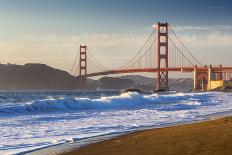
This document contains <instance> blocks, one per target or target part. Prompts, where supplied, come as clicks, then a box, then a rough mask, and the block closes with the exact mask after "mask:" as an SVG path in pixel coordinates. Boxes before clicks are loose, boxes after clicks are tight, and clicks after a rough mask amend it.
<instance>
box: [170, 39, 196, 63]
mask: <svg viewBox="0 0 232 155" xmlns="http://www.w3.org/2000/svg"><path fill="white" fill-rule="evenodd" d="M168 38H169V40H170V41H171V42H172V43H173V45H174V46H175V48H176V49H177V50H178V51H179V52H180V54H181V55H182V56H183V57H184V58H185V59H186V60H187V61H188V62H189V63H190V64H191V65H192V66H194V64H193V63H192V62H191V61H190V60H189V59H188V58H187V57H186V56H185V55H184V54H183V52H182V51H181V50H180V49H179V48H178V47H177V46H176V44H175V43H174V42H173V40H172V39H171V38H170V37H168ZM183 57H181V60H180V62H181V63H180V65H181V67H183V66H182V65H183V64H182V62H183Z"/></svg>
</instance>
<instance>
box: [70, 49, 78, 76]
mask: <svg viewBox="0 0 232 155" xmlns="http://www.w3.org/2000/svg"><path fill="white" fill-rule="evenodd" d="M79 53H80V52H79V49H78V52H77V54H76V57H75V59H74V62H73V65H72V67H71V69H70V71H69V74H71V75H72V72H73V70H74V67H75V66H76V65H75V64H76V62H77V59H78V57H79ZM78 66H79V64H78ZM78 66H77V67H78ZM75 70H77V69H75ZM76 72H77V71H75V72H74V74H73V76H75V73H76Z"/></svg>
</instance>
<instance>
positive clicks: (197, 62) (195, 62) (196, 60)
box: [169, 25, 203, 66]
mask: <svg viewBox="0 0 232 155" xmlns="http://www.w3.org/2000/svg"><path fill="white" fill-rule="evenodd" d="M169 28H170V30H171V32H172V33H173V34H174V36H175V38H176V39H177V40H178V41H179V43H180V44H181V45H182V46H183V48H184V49H185V50H186V51H187V52H188V54H189V55H190V56H191V57H192V58H193V60H194V62H193V63H194V65H199V66H203V64H202V62H201V61H200V60H199V59H197V58H196V57H195V56H194V55H193V54H192V53H191V52H190V51H189V49H188V48H187V47H186V46H185V45H184V43H183V42H182V41H181V40H180V38H179V37H178V36H177V35H176V33H175V32H174V31H173V29H172V27H171V26H170V25H169ZM182 54H183V53H182Z"/></svg>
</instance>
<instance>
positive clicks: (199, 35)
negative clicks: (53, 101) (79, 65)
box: [0, 25, 232, 70]
mask: <svg viewBox="0 0 232 155" xmlns="http://www.w3.org/2000/svg"><path fill="white" fill-rule="evenodd" d="M173 30H174V31H175V33H176V34H177V35H178V37H179V38H180V39H181V40H182V41H183V42H184V44H186V46H187V47H188V48H189V49H190V51H194V52H195V51H204V52H205V53H207V52H211V53H212V55H213V54H214V55H217V53H216V52H217V51H215V49H220V48H221V49H222V50H224V51H231V50H232V25H218V26H175V27H173ZM150 32H151V30H150V31H149V30H147V28H144V31H140V32H139V33H136V32H127V33H93V34H88V33H84V34H78V35H57V34H50V35H28V34H25V35H17V36H16V37H14V38H11V39H8V40H4V38H2V39H0V54H1V58H0V61H1V62H5V63H7V62H16V63H21V64H22V63H27V62H41V63H47V64H49V65H51V66H53V67H57V68H61V69H65V70H69V68H70V66H71V65H72V62H73V61H74V57H75V55H76V52H77V51H78V47H79V45H81V44H86V45H88V46H89V48H91V50H92V52H93V54H94V55H95V56H96V57H97V59H99V61H100V62H102V63H103V64H104V65H105V66H108V67H117V66H120V64H121V63H123V62H126V61H127V60H128V59H129V58H130V57H131V56H133V55H134V54H135V53H136V52H137V51H138V49H139V48H140V47H141V46H142V45H143V43H144V42H145V41H146V39H147V37H148V34H149V33H150ZM170 35H171V33H170ZM154 37H155V36H154ZM194 52H193V54H194V55H200V56H202V55H201V54H202V53H197V52H195V53H194ZM206 55H207V54H205V57H206ZM202 57H203V58H204V54H203V56H202ZM222 57H223V56H222ZM224 57H228V56H227V55H225V56H224ZM206 59H207V57H206ZM222 59H223V58H222ZM119 60H120V63H119ZM225 60H226V58H225Z"/></svg>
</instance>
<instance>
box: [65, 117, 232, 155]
mask: <svg viewBox="0 0 232 155" xmlns="http://www.w3.org/2000/svg"><path fill="white" fill-rule="evenodd" d="M231 152H232V117H231V116H225V117H212V118H211V119H207V121H202V122H194V123H190V124H184V125H176V126H170V127H164V128H156V129H147V130H143V131H137V132H133V133H129V134H126V135H122V136H119V137H115V138H112V139H109V140H104V141H100V142H97V143H93V144H90V145H86V146H83V147H80V148H79V149H74V150H73V151H70V152H68V153H63V155H78V154H81V155H99V154H101V155H104V154H105V155H106V154H111V155H119V154H120V155H123V154H127V155H130V154H131V155H132V154H133V155H139V154H146V155H150V154H151V155H154V154H164V155H165V154H174V155H177V154H192V155H193V154H230V153H231Z"/></svg>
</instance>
